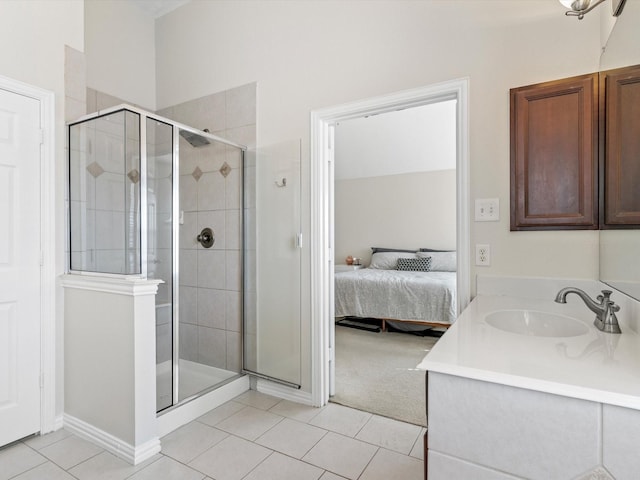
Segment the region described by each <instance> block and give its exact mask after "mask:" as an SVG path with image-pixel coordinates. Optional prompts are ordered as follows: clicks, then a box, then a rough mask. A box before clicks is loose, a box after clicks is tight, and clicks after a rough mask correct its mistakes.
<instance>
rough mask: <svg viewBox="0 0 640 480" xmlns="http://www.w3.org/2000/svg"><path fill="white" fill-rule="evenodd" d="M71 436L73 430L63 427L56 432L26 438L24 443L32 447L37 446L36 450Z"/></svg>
mask: <svg viewBox="0 0 640 480" xmlns="http://www.w3.org/2000/svg"><path fill="white" fill-rule="evenodd" d="M69 436H71V432H68V431H67V430H65V429H64V428H61V429H59V430H56V431H55V432H51V433H47V434H45V435H36V436H35V437H31V438H29V439H28V440H25V441H24V443H25V445H28V446H29V447H31V448H35V449H36V450H42V449H43V448H44V447H48V446H49V445H51V444H54V443H56V442H59V441H60V440H64V439H65V438H67V437H69Z"/></svg>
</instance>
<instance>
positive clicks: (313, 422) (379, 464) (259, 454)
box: [0, 391, 425, 480]
mask: <svg viewBox="0 0 640 480" xmlns="http://www.w3.org/2000/svg"><path fill="white" fill-rule="evenodd" d="M424 432H425V430H424V428H421V427H418V426H415V425H410V424H407V423H402V422H398V421H395V420H391V419H388V418H384V417H379V416H377V415H372V414H369V413H365V412H361V411H359V410H354V409H351V408H347V407H344V406H341V405H337V404H329V405H327V406H326V407H324V408H312V407H307V406H304V405H299V404H296V403H292V402H288V401H286V400H281V399H278V398H274V397H270V396H268V395H264V394H261V393H258V392H255V391H249V392H245V393H244V394H242V395H240V396H239V397H237V398H235V399H234V400H232V401H230V402H227V403H225V404H224V405H221V406H220V407H218V408H216V409H214V410H211V411H210V412H208V413H206V414H205V415H203V416H202V417H200V418H198V419H197V420H195V421H193V422H191V423H189V424H187V425H185V426H183V427H181V428H179V429H178V430H176V431H174V432H172V433H170V434H169V435H167V436H166V437H164V438H162V453H160V454H158V455H156V456H154V457H153V458H151V459H149V460H147V461H146V462H145V463H143V464H141V465H136V466H135V467H134V466H132V465H129V464H128V463H126V462H124V461H123V460H121V459H119V458H117V457H115V456H114V455H112V454H110V453H108V452H106V451H104V450H102V449H101V448H99V447H96V446H94V445H93V444H91V443H89V442H86V441H84V440H82V439H80V438H78V437H76V436H75V435H73V434H71V433H69V432H67V431H66V430H64V429H63V430H59V431H57V432H53V433H50V434H48V435H45V436H42V437H32V438H29V439H25V440H24V441H21V442H16V443H14V444H12V445H9V446H7V447H4V448H2V449H0V480H8V479H15V480H73V479H79V480H123V479H131V480H344V479H345V478H346V479H351V480H414V479H415V480H421V479H422V475H423V464H422V437H423V435H424Z"/></svg>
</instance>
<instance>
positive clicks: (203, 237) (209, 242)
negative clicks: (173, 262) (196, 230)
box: [196, 227, 216, 248]
mask: <svg viewBox="0 0 640 480" xmlns="http://www.w3.org/2000/svg"><path fill="white" fill-rule="evenodd" d="M196 240H198V241H199V242H200V245H202V246H203V247H204V248H211V247H213V244H214V243H215V241H216V237H215V235H214V234H213V230H211V229H210V228H209V227H206V228H203V229H202V231H201V232H200V234H199V235H198V236H197V238H196Z"/></svg>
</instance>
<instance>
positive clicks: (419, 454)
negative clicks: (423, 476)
mask: <svg viewBox="0 0 640 480" xmlns="http://www.w3.org/2000/svg"><path fill="white" fill-rule="evenodd" d="M426 432H427V429H426V428H424V427H423V428H422V429H421V430H420V435H418V438H417V440H416V443H414V444H413V448H412V449H411V453H409V455H411V456H412V457H414V458H417V459H419V460H423V459H424V434H425V433H426Z"/></svg>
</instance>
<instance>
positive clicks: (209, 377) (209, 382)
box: [156, 360, 238, 410]
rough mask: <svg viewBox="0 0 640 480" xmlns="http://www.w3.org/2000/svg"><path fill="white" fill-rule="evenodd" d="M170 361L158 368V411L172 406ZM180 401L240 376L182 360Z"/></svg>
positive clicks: (180, 366)
mask: <svg viewBox="0 0 640 480" xmlns="http://www.w3.org/2000/svg"><path fill="white" fill-rule="evenodd" d="M171 366H172V363H171V362H170V361H167V362H163V363H159V364H158V365H157V368H156V372H157V373H156V375H157V377H156V405H157V408H158V410H161V409H163V408H167V407H169V406H171V404H172V401H171V398H172V381H171V380H172V375H171ZM178 367H179V373H178V378H179V385H178V397H179V398H178V401H182V400H184V399H185V398H189V397H192V396H193V395H196V394H197V393H200V392H202V391H203V390H206V389H208V388H211V387H213V386H214V385H216V384H218V383H221V382H224V381H225V380H228V379H229V378H232V377H235V376H236V375H238V373H237V372H231V371H229V370H223V369H221V368H216V367H210V366H208V365H203V364H201V363H196V362H191V361H189V360H180V363H179V364H178Z"/></svg>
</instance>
